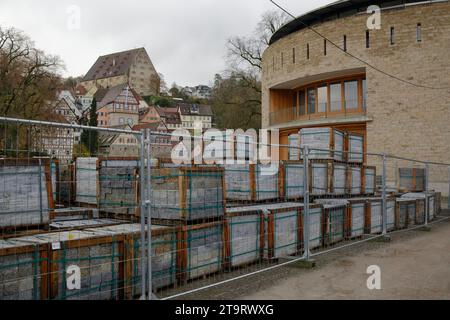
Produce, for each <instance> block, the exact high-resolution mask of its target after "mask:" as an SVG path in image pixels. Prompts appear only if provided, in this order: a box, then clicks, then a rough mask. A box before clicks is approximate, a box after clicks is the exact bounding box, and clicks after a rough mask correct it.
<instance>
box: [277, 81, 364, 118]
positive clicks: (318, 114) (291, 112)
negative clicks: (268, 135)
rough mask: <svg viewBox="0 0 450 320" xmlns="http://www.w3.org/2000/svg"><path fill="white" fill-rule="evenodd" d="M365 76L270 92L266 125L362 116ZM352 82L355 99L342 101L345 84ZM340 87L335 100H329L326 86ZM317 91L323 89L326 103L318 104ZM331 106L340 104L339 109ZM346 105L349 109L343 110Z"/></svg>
mask: <svg viewBox="0 0 450 320" xmlns="http://www.w3.org/2000/svg"><path fill="white" fill-rule="evenodd" d="M365 79H366V75H365V74H357V75H352V76H346V77H340V78H332V79H328V80H322V81H317V82H312V83H309V84H307V85H303V86H301V87H298V88H295V89H292V90H287V89H270V111H269V112H270V115H269V116H270V119H269V120H270V125H276V124H283V123H287V122H290V121H294V120H314V119H320V118H333V117H342V116H348V115H360V114H365V112H366V97H365V96H366V95H365V89H364V87H365V85H364V83H365ZM352 81H356V83H357V88H356V89H357V93H356V96H355V99H346V93H345V84H346V83H348V82H352ZM335 84H339V85H340V96H339V100H336V101H332V100H331V90H330V86H331V85H335ZM319 88H326V102H323V103H321V102H320V101H319ZM310 90H313V91H312V92H314V102H313V103H312V104H310V101H309V100H310V97H309V96H308V92H309V91H310ZM333 103H336V104H337V103H338V104H340V109H339V110H337V109H336V108H332V105H333ZM347 104H349V107H347Z"/></svg>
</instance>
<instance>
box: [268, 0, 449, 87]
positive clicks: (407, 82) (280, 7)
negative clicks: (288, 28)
mask: <svg viewBox="0 0 450 320" xmlns="http://www.w3.org/2000/svg"><path fill="white" fill-rule="evenodd" d="M269 1H270V2H272V3H273V4H274V5H275V6H276V7H278V8H279V9H280V10H281V11H283V12H284V13H286V14H288V15H289V16H290V17H292V18H293V19H295V20H297V21H298V22H300V23H301V24H302V25H304V26H305V27H306V28H307V29H309V30H311V31H312V32H314V33H315V34H317V35H318V36H320V37H321V38H323V39H324V40H326V41H327V42H329V43H330V44H331V45H333V46H334V47H336V48H337V49H339V50H340V51H342V52H343V53H345V54H346V55H348V56H350V57H351V58H353V59H356V60H358V61H359V62H362V63H363V64H365V65H366V66H368V67H369V68H371V69H373V70H375V71H377V72H379V73H381V74H383V75H385V76H387V77H390V78H392V79H395V80H397V81H400V82H403V83H406V84H408V85H411V86H414V87H418V88H424V89H431V90H449V89H450V87H433V86H428V85H422V84H419V83H414V82H412V81H409V80H406V79H402V78H400V77H399V76H396V75H393V74H391V73H388V72H386V71H384V70H381V69H380V68H378V67H377V66H374V65H373V64H371V63H370V62H367V61H365V60H363V59H362V58H360V57H358V56H356V55H354V54H352V53H350V52H349V51H348V50H347V51H346V50H344V49H343V48H341V46H339V45H338V44H336V43H335V42H333V41H331V40H330V39H329V38H327V37H326V36H324V35H323V34H322V33H320V32H319V31H317V30H316V29H315V28H313V27H311V26H310V25H308V24H307V23H305V22H303V21H302V20H300V19H298V18H297V17H295V16H294V15H293V14H291V13H290V12H289V11H287V10H286V9H285V8H283V7H282V6H281V5H279V4H278V3H276V2H275V1H274V0H269Z"/></svg>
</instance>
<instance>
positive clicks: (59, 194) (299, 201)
mask: <svg viewBox="0 0 450 320" xmlns="http://www.w3.org/2000/svg"><path fill="white" fill-rule="evenodd" d="M0 125H1V132H0V134H1V136H0V150H1V152H2V154H1V157H0V179H1V181H0V197H1V198H0V230H1V232H0V235H1V236H0V271H1V272H0V299H26V300H31V299H36V300H51V299H60V300H72V299H98V300H122V299H143V298H153V297H154V296H156V297H158V298H160V299H175V298H180V297H185V296H187V295H190V294H195V293H197V292H200V291H202V290H205V289H206V288H210V287H218V286H220V285H222V284H224V283H229V282H234V281H236V282H237V283H238V282H239V280H240V279H242V277H248V276H251V275H253V274H258V273H262V272H278V270H277V269H278V268H282V267H283V266H284V265H286V264H288V263H293V262H296V261H305V260H309V259H314V258H315V257H317V256H319V255H322V254H327V253H328V252H330V251H335V250H339V249H341V248H343V247H347V246H353V245H357V244H361V243H364V242H366V241H368V240H375V239H378V238H383V237H388V236H389V235H390V234H392V233H394V232H403V231H408V230H412V229H417V228H421V227H423V226H426V225H430V224H433V223H436V222H438V221H440V219H441V217H442V215H444V214H446V212H447V211H446V209H447V208H448V207H447V204H448V194H449V190H450V179H449V175H450V165H446V164H438V163H433V162H432V161H431V160H432V159H430V162H428V163H427V162H426V160H428V159H427V157H425V156H424V159H419V160H412V159H407V158H401V157H396V156H395V155H385V154H383V152H382V150H381V151H380V152H379V153H367V152H365V151H366V150H365V145H366V143H365V141H364V136H361V135H359V134H357V133H353V132H346V131H340V130H335V129H332V128H312V129H308V130H306V129H305V130H301V131H300V132H298V133H293V135H292V136H291V137H288V139H286V144H275V143H273V144H270V143H267V142H266V141H264V140H261V139H258V138H255V137H253V138H248V139H247V138H246V139H241V138H239V135H230V134H222V135H221V136H220V137H218V138H217V139H215V138H214V139H211V138H210V137H208V139H206V140H207V141H204V140H203V139H202V135H201V134H199V132H194V133H196V134H197V135H194V136H192V132H188V131H183V132H182V133H180V132H175V133H171V132H169V131H158V132H153V131H150V129H145V128H144V131H142V132H134V131H130V130H129V129H126V128H122V129H118V128H115V129H114V128H97V129H95V128H90V129H89V128H86V127H79V126H78V127H77V126H70V125H64V126H61V125H58V124H50V123H40V122H26V121H19V120H17V121H12V120H11V119H9V120H8V119H3V121H2V122H1V121H0ZM151 127H154V126H149V128H151ZM61 130H62V131H63V132H61ZM68 137H69V140H70V141H69V140H68ZM268 141H270V139H268ZM69 145H70V148H69V147H67V146H69ZM214 146H216V148H214ZM264 147H266V148H267V147H268V148H269V149H270V150H271V152H272V155H273V154H276V153H277V152H278V153H280V154H284V155H285V156H281V157H280V159H272V160H273V161H272V162H271V163H268V162H267V161H265V160H267V159H260V158H258V157H257V156H258V155H260V154H261V153H262V152H259V151H261V150H263V149H264ZM220 148H222V149H220ZM255 148H256V149H255ZM215 149H217V150H215ZM219 149H220V150H219ZM284 151H287V152H284ZM203 156H204V157H203ZM78 275H79V277H78Z"/></svg>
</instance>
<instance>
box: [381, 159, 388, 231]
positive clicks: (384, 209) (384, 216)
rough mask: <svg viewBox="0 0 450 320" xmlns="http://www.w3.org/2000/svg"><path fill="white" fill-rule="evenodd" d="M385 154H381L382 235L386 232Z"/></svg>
mask: <svg viewBox="0 0 450 320" xmlns="http://www.w3.org/2000/svg"><path fill="white" fill-rule="evenodd" d="M386 178H387V172H386V154H383V176H382V179H381V180H382V182H381V183H382V198H383V235H384V236H385V235H386V234H387V191H386Z"/></svg>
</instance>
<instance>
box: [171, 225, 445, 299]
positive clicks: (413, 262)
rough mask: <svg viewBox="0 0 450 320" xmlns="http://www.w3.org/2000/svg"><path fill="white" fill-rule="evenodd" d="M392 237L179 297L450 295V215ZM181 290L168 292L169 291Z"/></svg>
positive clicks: (341, 297)
mask: <svg viewBox="0 0 450 320" xmlns="http://www.w3.org/2000/svg"><path fill="white" fill-rule="evenodd" d="M391 240H392V241H391V242H390V243H385V242H374V241H369V242H364V243H361V244H356V245H354V246H351V247H348V248H343V249H340V250H337V251H333V252H331V253H326V254H324V255H320V256H317V257H315V259H316V263H317V266H316V268H315V269H313V270H305V269H299V268H296V267H295V266H294V265H292V266H285V267H280V268H277V269H273V270H270V271H267V272H263V273H260V274H257V275H254V276H250V277H246V278H243V279H239V280H237V281H233V282H229V283H227V284H223V285H220V286H217V287H213V288H210V289H206V290H203V291H199V292H196V293H193V294H189V295H186V296H182V297H179V299H180V300H233V299H252V300H253V299H256V300H259V299H294V300H297V299H301V300H304V299H305V300H307V299H342V300H345V299H450V267H449V266H450V250H449V249H450V220H447V221H443V222H439V223H437V224H433V225H432V232H424V231H418V230H413V231H407V232H401V233H395V234H392V235H391ZM370 265H378V266H380V268H381V286H382V290H369V289H368V288H367V285H366V282H367V279H368V277H369V275H368V274H367V273H366V270H367V267H368V266H370ZM265 266H268V265H265ZM258 268H259V269H261V268H262V266H261V265H258V266H254V267H248V268H246V269H245V270H244V271H237V272H234V273H230V274H228V275H226V276H220V277H219V276H218V277H216V278H214V277H213V278H210V279H206V280H203V282H196V283H195V285H192V287H191V288H189V287H188V288H183V291H187V290H190V289H194V288H196V287H199V286H201V285H209V284H212V283H214V282H216V281H218V280H224V279H225V278H232V277H236V276H239V275H241V274H243V273H244V272H247V273H248V272H251V271H254V270H257V269H258ZM175 293H177V291H176V290H173V291H168V292H165V296H167V295H172V294H175Z"/></svg>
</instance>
